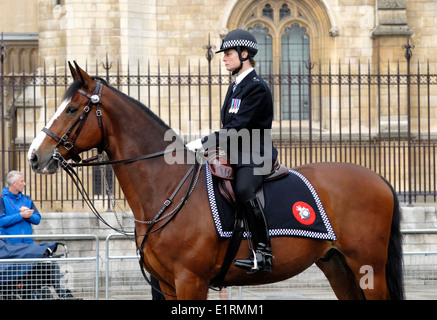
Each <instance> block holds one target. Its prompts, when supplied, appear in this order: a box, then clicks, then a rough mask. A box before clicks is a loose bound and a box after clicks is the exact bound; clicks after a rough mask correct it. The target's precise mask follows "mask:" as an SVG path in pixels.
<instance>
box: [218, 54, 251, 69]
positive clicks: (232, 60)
mask: <svg viewBox="0 0 437 320" xmlns="http://www.w3.org/2000/svg"><path fill="white" fill-rule="evenodd" d="M224 54H225V55H224V56H223V62H224V63H225V66H226V70H228V71H234V70H235V69H237V68H238V67H239V66H240V58H239V57H238V52H237V50H235V49H229V50H226V51H224ZM241 56H242V57H243V58H245V57H247V51H243V52H242V53H241Z"/></svg>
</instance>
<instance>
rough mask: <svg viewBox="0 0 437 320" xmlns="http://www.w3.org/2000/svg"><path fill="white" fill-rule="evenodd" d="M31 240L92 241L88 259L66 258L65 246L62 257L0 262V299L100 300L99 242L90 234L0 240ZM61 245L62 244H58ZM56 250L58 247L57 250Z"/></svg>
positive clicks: (27, 236)
mask: <svg viewBox="0 0 437 320" xmlns="http://www.w3.org/2000/svg"><path fill="white" fill-rule="evenodd" d="M10 238H33V239H35V243H40V242H42V241H47V242H51V241H56V242H66V241H68V240H85V241H93V243H94V244H93V245H94V246H95V251H94V252H95V253H94V255H93V256H90V257H71V256H68V254H67V253H68V245H65V246H63V249H61V250H63V252H61V256H59V257H56V256H57V255H56V254H57V253H58V254H59V252H55V255H54V256H55V257H51V258H43V257H41V258H30V259H0V270H1V272H0V280H1V281H0V285H1V286H0V299H4V300H9V299H23V300H29V299H40V300H47V299H99V239H98V237H97V236H95V235H91V234H68V235H65V234H53V235H14V236H0V239H10ZM61 246H62V245H61ZM58 250H59V248H58Z"/></svg>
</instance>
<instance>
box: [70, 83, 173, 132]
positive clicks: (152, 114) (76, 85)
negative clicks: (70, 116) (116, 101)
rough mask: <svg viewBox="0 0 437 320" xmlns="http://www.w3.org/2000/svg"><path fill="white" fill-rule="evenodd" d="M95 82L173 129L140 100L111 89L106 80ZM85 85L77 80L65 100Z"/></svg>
mask: <svg viewBox="0 0 437 320" xmlns="http://www.w3.org/2000/svg"><path fill="white" fill-rule="evenodd" d="M92 78H93V80H99V81H100V82H101V83H102V84H103V85H104V86H106V87H108V88H109V89H110V90H111V91H113V92H115V93H116V94H118V95H120V96H122V97H123V98H124V99H127V100H128V101H129V102H131V103H133V104H134V105H136V106H137V107H139V108H140V109H141V110H143V111H144V112H145V113H146V114H147V115H148V116H150V117H151V118H152V119H153V120H155V121H156V122H157V123H158V124H160V125H161V126H162V127H164V129H165V130H169V129H171V128H170V127H169V126H168V125H167V124H166V123H165V122H164V121H162V119H161V118H159V117H158V116H157V115H156V114H155V113H153V111H152V110H150V108H148V107H146V106H145V105H144V104H142V103H141V102H139V101H138V100H135V99H134V98H132V97H129V96H128V95H127V94H125V93H123V92H121V91H120V90H118V89H116V88H114V87H111V86H110V85H109V84H108V83H107V82H106V81H105V80H104V79H102V78H100V77H92ZM82 85H83V83H82V81H80V80H75V81H74V82H73V83H72V84H71V85H70V87H68V89H67V91H66V92H65V94H64V98H63V100H66V99H71V98H72V97H73V96H74V95H75V94H76V92H77V90H79V88H80V87H81V86H82Z"/></svg>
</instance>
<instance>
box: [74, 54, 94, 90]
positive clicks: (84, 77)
mask: <svg viewBox="0 0 437 320" xmlns="http://www.w3.org/2000/svg"><path fill="white" fill-rule="evenodd" d="M73 62H74V65H75V66H76V73H77V74H78V77H79V79H80V80H81V81H82V83H83V85H84V86H85V87H86V88H88V87H89V86H90V85H91V83H93V79H92V78H91V77H90V76H89V75H88V74H87V73H86V72H85V71H83V70H82V69H81V68H80V67H79V65H78V64H77V63H76V61H73Z"/></svg>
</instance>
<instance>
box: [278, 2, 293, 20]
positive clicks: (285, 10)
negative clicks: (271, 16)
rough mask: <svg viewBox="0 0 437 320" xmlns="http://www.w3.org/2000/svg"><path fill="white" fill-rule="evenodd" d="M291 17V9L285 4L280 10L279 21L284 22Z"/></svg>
mask: <svg viewBox="0 0 437 320" xmlns="http://www.w3.org/2000/svg"><path fill="white" fill-rule="evenodd" d="M290 15H291V12H290V8H288V5H287V4H286V3H284V4H283V5H282V7H281V9H280V10H279V19H280V20H282V19H284V18H287V17H289V16H290Z"/></svg>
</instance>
